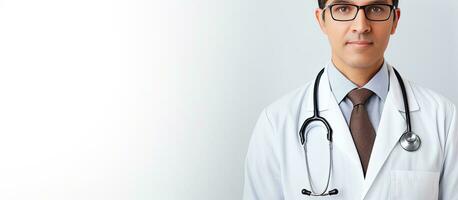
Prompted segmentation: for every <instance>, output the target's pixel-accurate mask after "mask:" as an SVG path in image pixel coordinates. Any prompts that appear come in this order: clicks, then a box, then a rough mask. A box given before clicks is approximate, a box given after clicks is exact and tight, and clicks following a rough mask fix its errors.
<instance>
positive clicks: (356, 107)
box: [347, 88, 375, 177]
mask: <svg viewBox="0 0 458 200" xmlns="http://www.w3.org/2000/svg"><path fill="white" fill-rule="evenodd" d="M372 94H373V92H372V91H370V90H368V89H366V88H360V89H354V90H352V91H350V92H349V93H348V94H347V97H348V98H349V99H350V100H351V102H353V111H352V112H351V118H350V131H351V135H352V137H353V142H354V143H355V146H356V149H357V150H358V154H359V160H360V161H361V165H362V167H363V173H364V177H366V171H367V165H368V164H369V159H370V157H371V152H372V146H373V145H374V140H375V131H374V127H373V126H372V123H371V122H370V120H369V115H368V114H367V110H366V108H365V106H364V104H365V103H366V101H367V100H368V99H369V97H370V96H372Z"/></svg>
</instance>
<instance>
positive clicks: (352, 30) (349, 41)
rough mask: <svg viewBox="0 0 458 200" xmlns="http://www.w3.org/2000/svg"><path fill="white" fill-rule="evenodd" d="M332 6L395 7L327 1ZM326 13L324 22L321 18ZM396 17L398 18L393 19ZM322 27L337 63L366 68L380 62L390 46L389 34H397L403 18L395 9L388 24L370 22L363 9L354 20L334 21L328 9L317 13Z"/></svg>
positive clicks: (389, 1) (388, 0)
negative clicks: (346, 4)
mask: <svg viewBox="0 0 458 200" xmlns="http://www.w3.org/2000/svg"><path fill="white" fill-rule="evenodd" d="M333 3H349V4H354V5H359V6H362V5H368V4H373V3H386V4H390V5H391V4H392V0H382V1H380V0H375V1H374V0H354V1H351V0H343V1H342V0H328V2H327V3H326V5H329V4H333ZM322 12H324V15H325V16H324V20H323V18H322ZM394 14H396V16H397V17H396V19H395V20H393V19H394ZM315 16H316V19H317V20H318V22H319V24H320V28H321V30H322V31H323V33H324V34H326V35H327V37H328V40H329V43H330V45H331V48H332V59H333V62H334V64H343V65H346V66H351V67H356V68H367V67H372V66H374V65H376V64H377V63H381V61H383V56H384V52H385V50H386V48H387V46H388V41H389V39H390V35H392V34H394V33H395V31H396V27H397V24H398V20H399V17H400V10H399V9H396V10H395V11H394V12H393V13H392V14H391V16H390V18H389V19H388V20H386V21H370V20H368V19H367V18H366V16H365V15H364V10H363V9H360V10H359V12H358V15H357V16H356V18H355V19H354V20H353V21H335V20H334V19H333V18H332V17H331V13H330V11H329V9H325V10H321V9H316V10H315Z"/></svg>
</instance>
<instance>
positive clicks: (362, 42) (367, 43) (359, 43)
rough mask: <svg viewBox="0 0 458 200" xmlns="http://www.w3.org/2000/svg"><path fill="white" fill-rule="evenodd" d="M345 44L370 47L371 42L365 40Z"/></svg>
mask: <svg viewBox="0 0 458 200" xmlns="http://www.w3.org/2000/svg"><path fill="white" fill-rule="evenodd" d="M347 44H355V45H371V44H373V42H371V41H367V40H355V41H348V42H347Z"/></svg>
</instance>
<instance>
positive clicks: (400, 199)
mask: <svg viewBox="0 0 458 200" xmlns="http://www.w3.org/2000/svg"><path fill="white" fill-rule="evenodd" d="M390 175H391V177H390V183H391V184H390V193H391V200H437V199H438V196H439V172H429V171H401V170H393V171H391V174H390Z"/></svg>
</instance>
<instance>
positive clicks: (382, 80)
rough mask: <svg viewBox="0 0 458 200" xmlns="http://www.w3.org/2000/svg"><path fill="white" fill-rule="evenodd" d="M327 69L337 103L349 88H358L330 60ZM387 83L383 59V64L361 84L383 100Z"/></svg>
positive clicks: (385, 63) (385, 66)
mask: <svg viewBox="0 0 458 200" xmlns="http://www.w3.org/2000/svg"><path fill="white" fill-rule="evenodd" d="M327 71H328V78H329V84H330V86H331V91H332V93H333V94H334V97H335V98H336V100H337V103H339V104H340V102H341V101H342V100H344V98H345V97H346V96H347V94H348V93H349V92H350V91H351V90H353V89H355V88H358V86H357V85H356V84H354V83H353V82H351V81H350V80H349V79H347V77H345V75H343V74H342V72H340V71H339V70H338V69H337V67H336V66H335V65H334V63H333V62H332V61H330V62H329V63H328V70H327ZM389 83H390V82H389V77H388V67H387V62H386V61H383V65H382V67H381V68H380V70H379V71H378V72H377V73H376V74H375V75H374V76H373V77H372V78H371V80H369V82H367V83H366V84H365V85H364V86H363V88H366V89H369V90H371V91H372V92H374V93H375V94H376V95H377V96H378V97H379V98H380V99H381V100H382V102H385V99H386V95H387V94H388V88H389Z"/></svg>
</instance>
